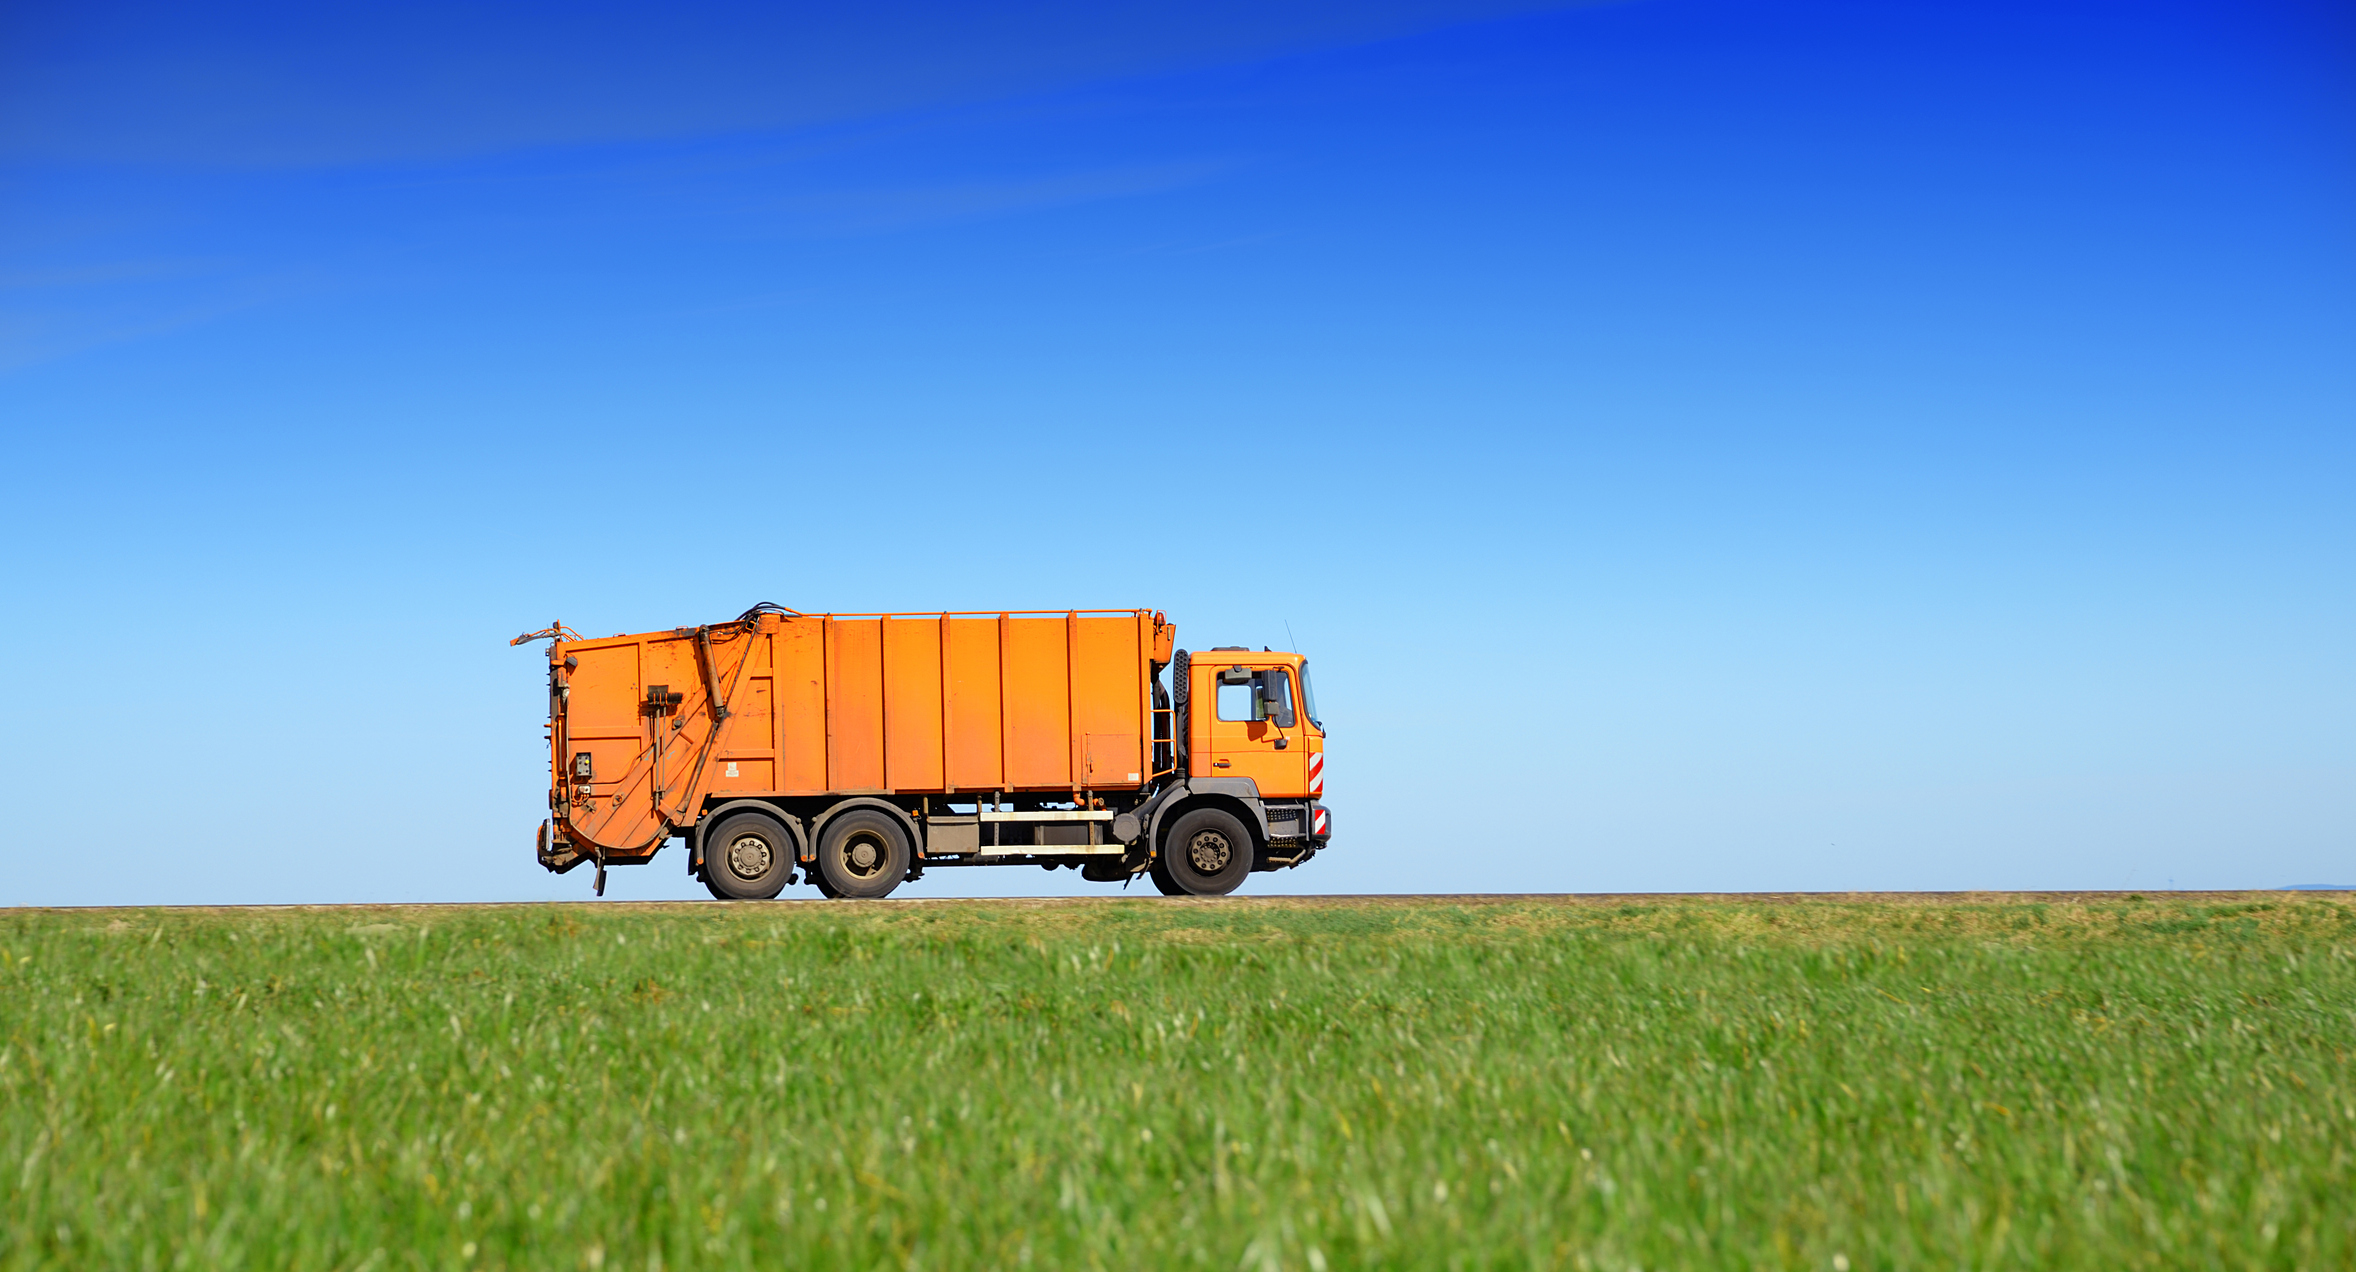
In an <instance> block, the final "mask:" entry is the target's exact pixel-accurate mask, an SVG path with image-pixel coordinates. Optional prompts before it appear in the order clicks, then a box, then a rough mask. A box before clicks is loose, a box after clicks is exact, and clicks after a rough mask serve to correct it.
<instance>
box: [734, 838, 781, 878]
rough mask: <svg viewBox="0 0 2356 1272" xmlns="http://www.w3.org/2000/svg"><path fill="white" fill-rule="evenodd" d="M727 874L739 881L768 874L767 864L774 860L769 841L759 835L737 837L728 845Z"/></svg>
mask: <svg viewBox="0 0 2356 1272" xmlns="http://www.w3.org/2000/svg"><path fill="white" fill-rule="evenodd" d="M725 859H726V861H727V862H728V872H729V873H730V874H733V875H735V876H736V877H737V878H739V879H758V878H760V877H761V876H762V875H765V874H767V873H769V863H770V862H771V861H773V860H775V858H774V856H773V855H772V853H771V850H770V847H769V841H768V840H766V839H763V838H761V837H760V836H759V835H738V836H737V837H736V838H735V840H734V841H732V842H731V843H730V844H729V845H728V852H727V854H726V858H725Z"/></svg>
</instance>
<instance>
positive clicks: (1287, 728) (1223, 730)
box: [1195, 657, 1309, 799]
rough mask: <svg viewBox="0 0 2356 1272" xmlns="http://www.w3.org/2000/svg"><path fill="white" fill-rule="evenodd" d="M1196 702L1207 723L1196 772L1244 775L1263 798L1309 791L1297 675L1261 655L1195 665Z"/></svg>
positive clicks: (1296, 796)
mask: <svg viewBox="0 0 2356 1272" xmlns="http://www.w3.org/2000/svg"><path fill="white" fill-rule="evenodd" d="M1195 665H1196V666H1197V667H1199V668H1201V669H1202V670H1201V672H1199V673H1198V674H1201V675H1203V676H1204V678H1205V680H1207V681H1208V683H1207V684H1202V685H1198V686H1197V687H1196V689H1197V692H1196V696H1195V701H1196V702H1198V703H1200V704H1201V705H1200V706H1198V707H1196V708H1195V709H1196V710H1197V711H1201V712H1202V713H1203V715H1204V716H1206V717H1207V720H1206V723H1207V725H1208V726H1209V734H1210V736H1209V739H1208V740H1209V742H1210V746H1209V748H1208V749H1209V756H1208V763H1206V764H1198V765H1196V766H1195V768H1196V776H1198V777H1248V778H1250V779H1252V780H1253V781H1254V782H1256V783H1258V784H1259V787H1260V796H1261V798H1263V799H1284V798H1299V797H1301V796H1305V795H1307V794H1308V793H1309V739H1308V734H1307V731H1306V730H1304V729H1303V728H1301V726H1300V721H1301V716H1302V713H1301V708H1300V698H1299V694H1300V686H1299V684H1298V681H1299V677H1298V676H1295V675H1294V674H1293V672H1292V669H1291V668H1290V667H1288V666H1286V665H1284V664H1281V663H1275V662H1270V661H1269V660H1267V659H1266V658H1261V659H1258V660H1252V659H1246V660H1243V661H1240V662H1216V663H1213V662H1210V661H1209V659H1208V657H1206V658H1205V659H1204V661H1203V662H1201V663H1197V664H1195Z"/></svg>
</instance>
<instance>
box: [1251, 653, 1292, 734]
mask: <svg viewBox="0 0 2356 1272" xmlns="http://www.w3.org/2000/svg"><path fill="white" fill-rule="evenodd" d="M1253 692H1254V693H1255V694H1256V695H1257V696H1258V697H1259V699H1260V701H1259V702H1258V703H1257V704H1256V706H1257V708H1258V709H1257V710H1255V711H1254V712H1253V713H1252V714H1254V715H1256V716H1258V717H1260V718H1261V719H1263V720H1273V721H1275V723H1276V727H1277V728H1280V729H1289V728H1291V727H1293V677H1292V673H1291V672H1289V671H1286V670H1285V669H1283V668H1282V667H1277V668H1272V669H1270V670H1268V671H1265V672H1262V673H1260V682H1259V684H1258V685H1256V686H1254V689H1253Z"/></svg>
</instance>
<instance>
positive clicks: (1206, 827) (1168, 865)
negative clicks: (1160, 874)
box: [1155, 808, 1252, 897]
mask: <svg viewBox="0 0 2356 1272" xmlns="http://www.w3.org/2000/svg"><path fill="white" fill-rule="evenodd" d="M1161 861H1162V868H1163V869H1164V870H1165V871H1167V872H1168V873H1169V876H1170V882H1172V883H1174V884H1176V885H1178V890H1179V891H1180V892H1182V893H1184V894H1186V895H1188V896H1195V897H1223V896H1226V895H1227V894H1228V893H1230V892H1233V891H1235V889H1236V888H1237V887H1238V886H1239V885H1241V884H1242V883H1243V877H1244V876H1245V875H1248V874H1250V873H1251V872H1252V837H1251V835H1250V834H1249V833H1247V832H1246V831H1245V830H1244V828H1243V823H1242V822H1240V821H1237V820H1236V819H1235V817H1234V815H1233V814H1230V813H1224V812H1221V811H1220V810H1218V809H1216V808H1198V809H1196V810H1195V811H1193V812H1191V813H1188V814H1186V815H1185V816H1183V817H1180V818H1179V819H1178V824H1177V825H1175V826H1172V827H1170V833H1169V836H1168V837H1167V838H1165V839H1163V840H1162V856H1161ZM1155 882H1156V883H1159V882H1161V881H1160V880H1158V879H1157V880H1155Z"/></svg>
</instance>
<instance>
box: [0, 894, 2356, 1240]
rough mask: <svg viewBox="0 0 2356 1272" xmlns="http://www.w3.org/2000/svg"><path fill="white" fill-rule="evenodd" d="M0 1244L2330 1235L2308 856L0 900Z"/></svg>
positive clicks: (2350, 915) (2334, 1149) (2347, 1193)
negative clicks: (1395, 891) (729, 889)
mask: <svg viewBox="0 0 2356 1272" xmlns="http://www.w3.org/2000/svg"><path fill="white" fill-rule="evenodd" d="M0 966H4V967H5V970H4V971H0V1145H4V1147H5V1156H4V1157H0V1181H4V1182H0V1187H5V1189H6V1202H5V1207H4V1214H0V1220H4V1226H0V1266H6V1267H33V1266H51V1267H56V1266H72V1267H85V1268H166V1267H257V1268H264V1267H266V1268H320V1269H325V1268H346V1269H348V1268H356V1267H365V1268H372V1269H374V1268H388V1269H389V1268H409V1267H434V1268H458V1267H478V1268H501V1267H544V1268H588V1269H597V1268H613V1269H623V1268H627V1269H631V1270H632V1272H637V1270H638V1269H647V1268H655V1267H664V1268H672V1269H684V1268H703V1267H726V1268H738V1267H743V1268H751V1267H779V1266H826V1267H834V1266H841V1267H856V1268H862V1269H865V1268H880V1267H890V1268H901V1267H1008V1268H1016V1267H1024V1266H1031V1267H1042V1268H1066V1267H1106V1268H1118V1267H1124V1266H1139V1265H1175V1266H1197V1265H1199V1266H1203V1267H1210V1268H1218V1269H1235V1268H1254V1267H1268V1268H1275V1267H1286V1268H1310V1269H1315V1268H1330V1267H1398V1268H1411V1267H1412V1268H1427V1267H1428V1268H1439V1267H1573V1268H1599V1269H1613V1270H1615V1272H1616V1270H1619V1269H1627V1268H1635V1267H1641V1268H1646V1269H1656V1268H1757V1267H1768V1268H1822V1269H1843V1268H1847V1269H1866V1268H1999V1267H2012V1268H2062V1267H2080V1268H2115V1267H2165V1268H2203V1267H2219V1268H2240V1267H2269V1268H2274V1267H2279V1268H2317V1269H2322V1268H2350V1267H2356V1054H2352V1053H2356V906H2352V905H2350V904H2349V903H2348V902H2347V901H2345V900H2342V899H2339V898H2336V897H2333V896H2329V895H2315V894H2307V895H2299V894H2263V895H2257V894H2253V895H2248V896H2237V897H2217V896H2203V897H2192V898H2176V899H2156V898H2155V899H2153V900H2150V901H2144V900H2141V899H2130V898H2084V897H2072V898H2046V899H2038V898H2016V897H2002V896H1989V897H1979V898H1967V899H1960V900H1956V899H1896V900H1888V899H1883V900H1876V899H1867V898H1858V899H1802V900H1788V899H1786V900H1776V899H1710V900H1670V899H1657V898H1653V899H1633V900H1620V899H1613V900H1567V901H1566V900H1553V899H1529V900H1511V901H1480V900H1467V901H1377V902H1310V901H1252V900H1246V899H1230V900H1227V901H1221V902H1213V903H1200V902H1166V901H1161V900H1147V899H1122V900H1117V901H1105V902H1087V903H1022V902H1010V903H963V902H936V903H915V904H895V903H874V904H867V905H849V904H829V903H824V902H815V903H804V904H769V905H742V906H725V905H720V904H716V903H715V904H709V905H686V906H651V907H650V906H619V905H616V906H510V907H479V908H456V907H453V908H416V909H402V908H393V909H365V910H356V909H310V910H226V911H153V910H116V911H84V912H56V911H48V912H31V911H19V912H0Z"/></svg>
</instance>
